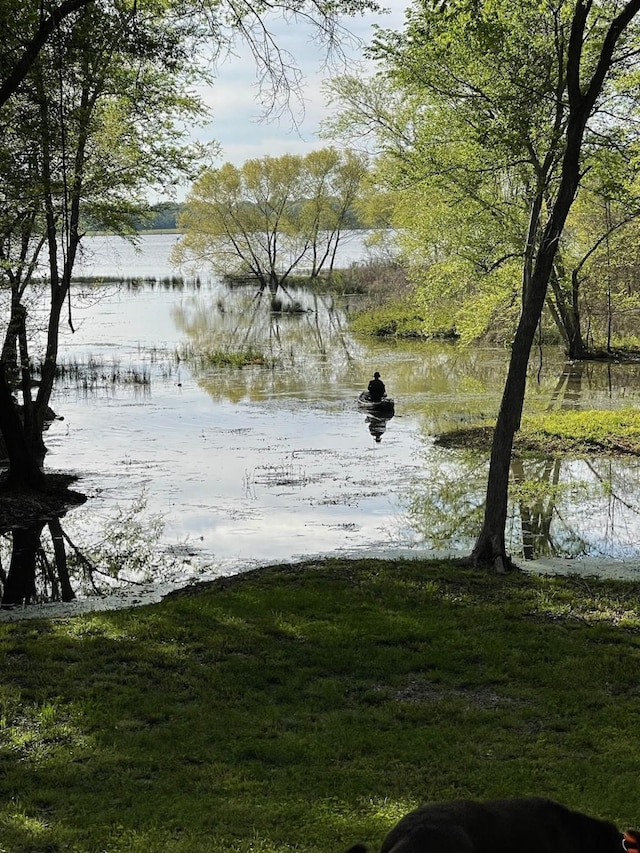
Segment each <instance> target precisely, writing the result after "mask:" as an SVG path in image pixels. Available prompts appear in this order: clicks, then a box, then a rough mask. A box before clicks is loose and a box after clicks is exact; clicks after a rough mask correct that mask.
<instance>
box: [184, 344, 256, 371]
mask: <svg viewBox="0 0 640 853" xmlns="http://www.w3.org/2000/svg"><path fill="white" fill-rule="evenodd" d="M179 358H180V359H181V360H183V361H187V362H189V363H191V364H195V365H197V366H198V367H200V368H210V367H222V368H225V367H230V368H242V367H269V368H271V367H273V360H272V359H270V358H267V356H265V355H264V353H263V352H261V351H260V350H258V349H255V348H254V347H252V346H249V347H247V348H246V349H242V350H237V351H236V350H220V349H216V350H209V349H206V350H197V349H194V348H193V347H186V346H185V347H182V348H181V350H180V352H179Z"/></svg>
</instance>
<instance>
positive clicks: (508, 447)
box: [473, 0, 640, 569]
mask: <svg viewBox="0 0 640 853" xmlns="http://www.w3.org/2000/svg"><path fill="white" fill-rule="evenodd" d="M608 11H609V18H608V19H607V23H605V22H604V21H603V19H602V18H600V14H601V7H596V8H595V9H594V7H593V6H592V4H591V2H584V0H577V2H576V5H575V8H574V11H573V17H572V21H571V30H570V36H569V42H568V44H567V48H566V54H565V57H566V58H565V64H564V67H565V69H566V75H565V79H566V92H567V98H568V104H569V117H568V121H567V123H566V128H565V131H564V134H563V137H564V153H563V156H562V161H561V177H560V183H559V186H558V188H557V191H556V192H555V193H554V194H553V197H552V199H551V203H550V205H549V214H548V217H547V219H546V222H545V224H544V228H543V233H542V238H541V240H540V242H539V244H538V245H537V247H536V251H535V254H534V256H533V257H532V259H531V260H532V261H533V266H532V270H531V275H530V278H529V280H528V283H527V287H526V288H525V292H524V302H523V308H522V314H521V317H520V322H519V323H518V328H517V330H516V336H515V338H514V342H513V346H512V351H511V359H510V362H509V371H508V374H507V381H506V384H505V389H504V393H503V396H502V402H501V405H500V411H499V413H498V419H497V423H496V428H495V431H494V436H493V443H492V447H491V461H490V465H489V478H488V483H487V497H486V503H485V513H484V521H483V525H482V529H481V531H480V534H479V536H478V539H477V541H476V544H475V547H474V550H473V558H474V561H475V562H476V563H487V562H489V563H491V564H493V565H495V566H496V567H497V568H498V569H501V568H503V567H504V565H505V562H506V560H507V555H506V551H505V541H504V531H505V525H506V516H507V494H508V484H509V464H510V460H511V451H512V447H513V437H514V435H515V433H516V431H517V430H518V429H519V427H520V418H521V415H522V408H523V403H524V395H525V387H526V373H527V365H528V361H529V355H530V352H531V346H532V344H533V340H534V335H535V331H536V327H537V324H538V321H539V319H540V315H541V313H542V308H543V305H544V300H545V297H546V292H547V287H548V284H549V279H550V277H551V274H552V270H553V262H554V260H555V256H556V253H557V247H558V242H559V240H560V237H561V236H562V233H563V230H564V226H565V223H566V221H567V216H568V214H569V211H570V209H571V205H572V204H573V201H574V199H575V196H576V193H577V191H578V186H579V182H580V169H581V155H582V149H583V143H584V136H585V131H586V128H587V124H588V122H589V119H590V118H591V116H592V114H593V111H594V109H595V106H596V103H597V101H598V99H599V98H600V97H601V95H602V93H603V90H604V88H605V85H606V84H607V82H608V77H609V75H610V72H611V69H612V66H613V65H614V63H615V62H616V61H620V59H619V56H620V55H619V54H618V53H617V49H618V47H619V44H620V42H621V40H622V36H623V35H624V34H625V32H626V30H627V28H629V27H630V25H631V23H632V22H633V20H634V18H635V16H636V15H637V14H638V12H639V11H640V0H630V2H628V3H626V4H625V5H624V6H623V7H622V9H621V11H619V12H618V13H617V14H612V12H615V11H617V9H616V7H615V6H614V7H611V8H608ZM594 41H595V44H596V45H597V52H596V56H595V57H594V59H595V62H594V61H593V59H592V60H591V61H589V53H591V50H586V46H587V45H588V46H589V47H590V48H591V49H593V46H594Z"/></svg>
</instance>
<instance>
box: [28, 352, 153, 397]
mask: <svg viewBox="0 0 640 853" xmlns="http://www.w3.org/2000/svg"><path fill="white" fill-rule="evenodd" d="M41 375H42V366H41V365H37V366H35V367H34V368H33V369H32V377H33V378H34V379H35V380H39V379H40V377H41ZM55 377H56V381H58V382H60V383H62V384H63V385H75V386H76V387H77V388H81V389H83V390H85V391H90V390H93V389H97V388H105V387H107V386H116V385H118V386H127V385H129V386H131V385H137V386H142V387H148V386H149V385H151V371H150V369H149V367H148V366H146V365H144V364H143V365H138V366H134V365H129V366H127V367H123V366H122V364H121V363H120V361H119V360H118V359H112V360H111V361H110V362H108V361H106V360H105V359H104V358H101V357H99V356H93V355H89V356H88V358H87V360H86V361H84V360H82V361H80V360H78V359H75V358H63V359H60V360H59V362H58V364H57V366H56V373H55Z"/></svg>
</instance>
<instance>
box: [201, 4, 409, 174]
mask: <svg viewBox="0 0 640 853" xmlns="http://www.w3.org/2000/svg"><path fill="white" fill-rule="evenodd" d="M381 5H383V6H384V7H385V8H386V9H387V10H388V12H387V13H386V14H379V15H374V14H367V15H364V16H359V17H357V18H344V19H343V24H344V26H345V27H346V28H347V29H348V30H349V31H350V32H351V33H353V35H354V36H356V37H357V38H358V39H360V40H361V41H362V42H364V43H367V42H369V41H370V40H371V37H372V35H373V29H372V27H373V25H374V24H378V25H379V26H381V27H383V28H385V29H393V30H400V29H402V27H403V23H404V13H405V9H406V8H407V6H408V2H407V0H386V2H385V0H382V3H381ZM270 26H271V28H272V29H273V32H274V33H275V34H276V35H277V39H278V45H279V46H280V47H284V48H285V49H286V50H288V51H289V52H290V53H291V54H292V55H293V57H294V59H295V61H296V64H297V65H298V67H299V68H300V70H301V71H302V73H303V75H304V82H303V90H302V94H303V98H304V112H302V110H301V107H300V105H299V104H298V103H294V104H293V115H294V117H295V121H296V122H297V123H298V128H297V129H296V128H295V127H293V124H294V122H293V120H292V115H291V113H289V114H287V113H286V112H285V113H284V114H283V115H282V116H280V117H279V118H276V119H273V120H271V121H267V120H264V117H263V115H262V107H261V104H260V100H259V96H258V95H259V93H258V86H257V78H256V72H255V63H254V61H253V58H252V56H251V54H250V52H249V50H248V49H247V48H246V47H244V46H242V45H238V46H237V48H236V55H235V56H228V57H225V58H224V59H223V60H221V61H220V62H219V64H218V67H217V70H216V72H215V73H216V80H215V83H214V85H213V86H212V87H210V88H209V87H208V88H206V89H201V90H200V93H201V95H202V96H203V99H204V101H205V103H206V104H207V106H208V108H209V109H210V111H211V113H212V116H213V118H212V121H211V122H210V123H209V124H208V125H207V126H206V127H205V128H202V129H198V130H196V131H194V136H195V138H196V139H198V140H200V141H203V142H209V141H211V140H216V141H217V142H218V143H219V145H220V147H221V152H220V156H219V157H218V158H217V159H216V160H215V163H214V165H221V164H222V163H224V162H231V163H234V164H235V165H236V166H239V165H242V163H244V162H245V160H248V159H250V158H254V157H264V156H265V155H267V154H268V155H270V156H273V157H278V156H280V155H282V154H303V155H304V154H307V153H309V152H310V151H312V150H314V149H317V148H322V147H324V146H326V145H328V144H330V143H329V141H327V140H321V139H320V138H319V137H318V135H317V134H318V129H319V124H320V121H321V120H322V118H323V117H324V116H326V115H327V109H326V107H325V104H324V97H323V94H322V91H321V83H322V81H323V80H324V79H326V78H327V77H328V76H330V72H329V71H328V70H327V69H326V68H323V61H322V60H323V57H322V52H321V50H320V49H319V47H318V46H317V45H316V44H314V42H313V39H312V33H311V30H310V28H309V27H305V26H304V25H302V24H300V23H297V24H295V23H289V24H287V23H285V22H283V21H274V22H273V24H272V25H270ZM347 53H348V56H347V59H348V62H349V65H348V68H347V69H346V70H349V68H350V69H353V67H354V63H356V62H358V61H360V60H361V58H362V57H361V49H359V48H358V47H357V46H354V47H353V48H350V47H347ZM339 70H342V72H343V73H344V71H345V68H344V66H343V67H342V69H340V68H339V69H338V71H339Z"/></svg>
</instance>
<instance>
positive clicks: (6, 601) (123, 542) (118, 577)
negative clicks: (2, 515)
mask: <svg viewBox="0 0 640 853" xmlns="http://www.w3.org/2000/svg"><path fill="white" fill-rule="evenodd" d="M64 515H65V513H64V512H61V513H60V514H59V515H57V516H55V517H52V516H50V517H48V518H34V519H33V520H31V521H27V520H24V521H23V522H22V523H21V524H20V525H19V526H15V527H13V528H10V529H9V528H5V529H4V530H3V531H2V537H0V581H1V583H2V607H4V608H11V607H18V606H21V605H24V604H34V603H39V602H44V601H73V600H74V599H75V598H76V592H77V591H81V592H87V593H102V592H107V591H109V590H111V589H112V588H113V586H114V584H115V585H116V586H117V585H120V584H122V583H127V584H131V583H134V584H135V583H144V582H149V581H151V580H153V581H160V580H162V579H164V577H165V576H166V574H167V573H168V572H169V573H170V572H171V571H172V570H173V568H174V564H175V561H174V560H173V558H172V557H171V555H166V554H159V553H158V541H159V540H160V537H161V533H162V528H163V526H164V523H163V520H162V518H161V517H160V516H159V515H157V514H149V513H148V512H147V503H146V498H145V497H144V495H143V496H141V497H139V498H138V499H137V500H136V501H134V503H133V504H132V505H131V506H130V507H129V508H127V509H121V508H118V509H117V510H116V512H115V513H114V514H113V516H110V517H109V518H108V519H107V520H106V522H105V525H104V528H103V530H102V538H101V539H100V540H98V539H97V533H96V531H95V529H92V530H91V531H90V532H88V533H87V534H86V535H85V536H84V537H83V536H80V537H79V538H77V537H76V536H74V537H72V536H71V535H70V534H69V532H68V530H67V529H65V527H70V526H72V522H71V521H70V523H69V524H66V523H65V526H64V527H63V524H62V521H61V518H63V517H64ZM71 518H72V519H73V516H72V517H71Z"/></svg>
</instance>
